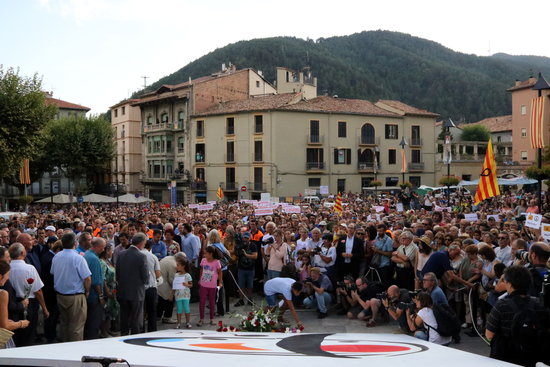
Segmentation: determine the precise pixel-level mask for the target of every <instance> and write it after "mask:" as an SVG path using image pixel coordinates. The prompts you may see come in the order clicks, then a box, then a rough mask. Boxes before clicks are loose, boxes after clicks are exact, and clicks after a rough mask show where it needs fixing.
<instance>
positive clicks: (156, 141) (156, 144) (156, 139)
mask: <svg viewBox="0 0 550 367" xmlns="http://www.w3.org/2000/svg"><path fill="white" fill-rule="evenodd" d="M152 139H153V151H152V153H160V152H161V149H162V148H161V147H162V141H161V137H160V135H157V136H153V138H152Z"/></svg>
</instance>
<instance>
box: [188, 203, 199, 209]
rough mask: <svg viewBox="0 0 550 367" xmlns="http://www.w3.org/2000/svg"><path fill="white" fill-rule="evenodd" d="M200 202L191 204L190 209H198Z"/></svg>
mask: <svg viewBox="0 0 550 367" xmlns="http://www.w3.org/2000/svg"><path fill="white" fill-rule="evenodd" d="M198 207H199V204H189V209H197V208H198Z"/></svg>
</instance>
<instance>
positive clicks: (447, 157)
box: [443, 135, 453, 164]
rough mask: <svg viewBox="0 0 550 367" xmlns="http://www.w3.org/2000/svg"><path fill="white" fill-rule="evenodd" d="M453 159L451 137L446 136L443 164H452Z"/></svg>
mask: <svg viewBox="0 0 550 367" xmlns="http://www.w3.org/2000/svg"><path fill="white" fill-rule="evenodd" d="M452 160H453V158H452V154H451V136H450V135H446V136H445V145H444V146H443V164H451V162H452Z"/></svg>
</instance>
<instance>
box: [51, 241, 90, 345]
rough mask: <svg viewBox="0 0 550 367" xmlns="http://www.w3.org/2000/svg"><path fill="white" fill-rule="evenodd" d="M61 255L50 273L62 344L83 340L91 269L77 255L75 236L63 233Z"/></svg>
mask: <svg viewBox="0 0 550 367" xmlns="http://www.w3.org/2000/svg"><path fill="white" fill-rule="evenodd" d="M61 243H62V244H63V251H61V252H58V253H57V254H56V255H55V256H54V258H53V259H52V268H51V270H50V273H51V274H52V275H53V277H54V288H55V291H56V292H57V306H58V308H59V320H60V323H59V324H60V326H61V328H60V334H61V339H62V340H63V341H64V342H70V341H78V340H82V339H83V337H84V324H85V323H86V313H87V310H88V307H87V304H86V297H87V296H88V295H89V292H90V285H91V284H92V277H91V275H92V273H91V272H90V268H89V267H88V264H87V263H86V260H84V257H82V256H80V255H79V254H78V253H77V252H76V251H75V248H76V236H75V234H74V233H71V232H69V233H65V234H64V235H63V237H61Z"/></svg>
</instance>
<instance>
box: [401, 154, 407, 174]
mask: <svg viewBox="0 0 550 367" xmlns="http://www.w3.org/2000/svg"><path fill="white" fill-rule="evenodd" d="M405 172H407V157H406V156H405V149H401V173H405Z"/></svg>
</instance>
